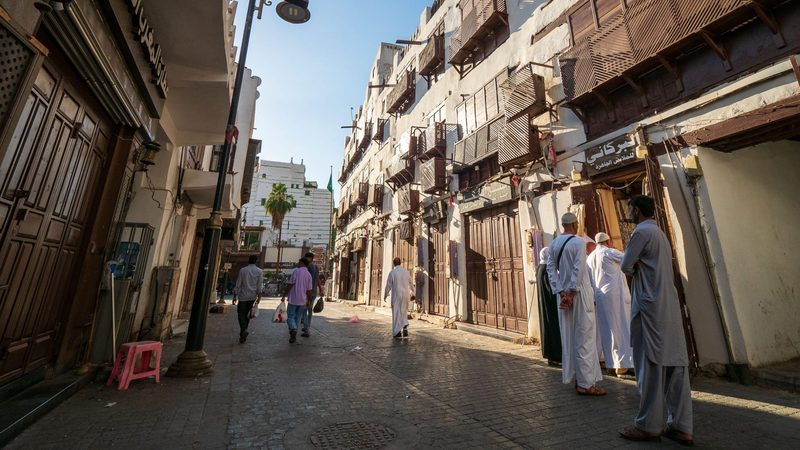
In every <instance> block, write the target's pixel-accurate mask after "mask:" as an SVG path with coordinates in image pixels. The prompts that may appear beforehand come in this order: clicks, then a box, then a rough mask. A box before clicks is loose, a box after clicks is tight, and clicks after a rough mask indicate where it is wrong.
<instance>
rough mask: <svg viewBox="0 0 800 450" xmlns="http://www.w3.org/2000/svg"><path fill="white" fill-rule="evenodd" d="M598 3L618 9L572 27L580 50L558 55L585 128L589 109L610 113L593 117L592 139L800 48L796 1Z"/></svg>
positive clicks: (635, 0) (639, 0) (572, 104)
mask: <svg viewBox="0 0 800 450" xmlns="http://www.w3.org/2000/svg"><path fill="white" fill-rule="evenodd" d="M595 1H596V2H597V3H596V5H597V6H596V7H595V9H597V8H601V7H605V6H604V5H606V4H612V5H613V6H614V7H613V10H612V9H609V11H611V12H608V13H607V14H605V15H604V16H598V17H599V18H598V19H595V21H588V19H585V17H584V16H585V14H584V16H581V19H579V20H576V21H577V22H580V23H581V24H583V23H585V22H587V21H588V22H590V23H592V24H594V23H597V25H596V26H595V25H593V26H589V27H585V26H583V25H580V26H573V39H574V45H573V46H572V48H570V49H569V50H567V51H566V52H564V53H563V54H562V55H561V56H560V57H559V61H560V65H561V72H562V77H563V85H564V92H565V95H566V99H567V101H568V105H569V106H570V107H572V108H573V109H574V110H575V111H576V113H577V114H578V115H579V117H580V118H581V119H582V120H583V121H584V123H585V124H586V123H587V122H590V121H587V118H586V117H585V113H586V111H584V110H583V109H584V108H588V106H590V105H592V106H594V105H596V106H597V107H598V109H602V110H604V111H603V112H604V114H603V115H606V116H607V117H606V118H600V117H598V118H597V119H593V120H594V121H595V122H597V121H600V122H603V124H602V125H603V127H602V128H599V127H597V126H595V127H594V129H593V130H590V132H589V135H590V136H594V135H597V134H601V133H602V132H604V131H607V130H608V129H610V128H611V125H608V124H607V123H606V122H616V123H619V122H618V121H620V122H621V121H622V120H619V119H623V120H624V121H625V122H629V121H631V120H635V119H636V118H638V117H641V116H642V115H643V114H646V111H654V110H658V109H662V108H663V107H664V106H666V105H669V104H674V103H677V102H679V101H681V100H683V99H688V98H691V97H692V96H693V95H696V94H698V93H700V92H703V91H705V90H707V89H708V88H709V87H711V86H713V85H715V84H718V83H720V82H722V81H725V80H728V79H732V78H734V77H735V76H737V75H738V74H741V73H745V72H747V71H749V70H753V68H757V67H759V66H764V65H766V64H768V63H769V61H770V60H773V61H774V59H775V58H776V57H780V56H782V55H788V54H790V53H792V52H796V51H797V50H796V49H797V44H796V41H795V42H794V43H793V44H791V45H787V43H791V42H792V35H795V36H796V35H797V32H795V31H794V30H795V29H796V25H797V22H798V20H797V12H798V6H797V5H796V2H781V1H777V0H714V1H702V0H629V1H626V2H625V4H626V5H627V7H626V8H622V7H621V6H618V5H616V4H614V3H612V2H609V1H607V0H595ZM792 3H795V4H794V5H793V4H792ZM771 7H772V8H771ZM608 8H611V7H608ZM779 10H781V11H783V12H781V11H779ZM574 14H578V12H577V11H576V12H575V13H574ZM582 14H583V13H582ZM586 14H589V13H588V12H587V13H586ZM737 36H738V37H737ZM793 48H794V50H792V49H793ZM670 78H671V80H672V81H671V82H670V81H669V79H670ZM620 91H626V92H628V91H629V92H630V94H626V95H625V98H624V99H623V98H621V97H620V94H619V92H620ZM612 97H616V98H612ZM623 103H625V104H623ZM627 104H633V105H636V108H635V109H638V110H637V111H633V112H629V111H625V110H626V109H629V110H630V109H634V108H633V107H632V106H626V105H627ZM620 113H622V114H620ZM597 115H598V116H600V115H599V114H597ZM616 126H617V127H618V126H619V125H618V124H617V125H616Z"/></svg>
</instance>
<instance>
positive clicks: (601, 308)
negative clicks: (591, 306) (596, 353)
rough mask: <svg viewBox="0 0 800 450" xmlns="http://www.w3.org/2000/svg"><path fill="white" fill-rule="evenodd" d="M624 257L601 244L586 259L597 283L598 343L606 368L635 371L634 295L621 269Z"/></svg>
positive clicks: (595, 298) (615, 250) (595, 293)
mask: <svg viewBox="0 0 800 450" xmlns="http://www.w3.org/2000/svg"><path fill="white" fill-rule="evenodd" d="M623 256H624V255H623V253H622V252H621V251H619V250H617V249H615V248H609V247H606V246H604V245H598V246H597V249H596V250H595V251H594V252H592V254H591V255H589V257H588V258H587V259H588V264H589V270H590V271H591V274H592V279H593V280H594V283H595V291H594V300H595V305H596V306H597V329H598V331H599V334H600V340H599V342H600V344H601V347H602V349H603V350H602V353H603V354H604V355H605V361H606V367H608V368H611V369H631V368H633V348H631V341H630V336H631V293H630V291H629V290H628V284H627V283H626V282H625V275H623V274H622V269H621V268H620V263H622V257H623Z"/></svg>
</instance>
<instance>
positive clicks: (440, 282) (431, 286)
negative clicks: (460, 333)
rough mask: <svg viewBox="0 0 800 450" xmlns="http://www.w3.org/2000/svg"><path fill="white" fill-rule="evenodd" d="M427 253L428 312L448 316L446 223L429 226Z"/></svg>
mask: <svg viewBox="0 0 800 450" xmlns="http://www.w3.org/2000/svg"><path fill="white" fill-rule="evenodd" d="M428 235H429V236H430V247H429V251H428V262H429V264H428V312H429V313H431V314H437V315H440V316H449V315H450V301H449V298H450V295H449V289H448V286H447V275H448V272H447V259H448V252H447V246H448V232H447V223H445V222H441V223H438V224H436V225H430V227H429V234H428Z"/></svg>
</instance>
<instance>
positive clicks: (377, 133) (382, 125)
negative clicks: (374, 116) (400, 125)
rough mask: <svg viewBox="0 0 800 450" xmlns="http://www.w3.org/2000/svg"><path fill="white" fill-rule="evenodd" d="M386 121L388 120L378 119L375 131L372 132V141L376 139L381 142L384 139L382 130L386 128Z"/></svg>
mask: <svg viewBox="0 0 800 450" xmlns="http://www.w3.org/2000/svg"><path fill="white" fill-rule="evenodd" d="M387 122H388V120H386V119H378V124H377V126H376V127H375V133H373V134H372V140H373V141H378V142H383V141H384V139H385V138H386V137H385V136H384V133H383V131H384V128H386V123H387Z"/></svg>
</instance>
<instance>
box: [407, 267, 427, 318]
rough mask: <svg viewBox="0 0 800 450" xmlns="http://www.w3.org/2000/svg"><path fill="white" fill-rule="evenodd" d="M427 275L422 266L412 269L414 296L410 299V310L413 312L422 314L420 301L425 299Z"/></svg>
mask: <svg viewBox="0 0 800 450" xmlns="http://www.w3.org/2000/svg"><path fill="white" fill-rule="evenodd" d="M427 279H428V275H427V274H426V273H425V269H424V268H422V266H417V267H416V268H415V269H414V295H413V296H412V297H411V298H412V299H413V300H414V304H413V305H412V310H413V311H415V312H422V299H423V298H425V281H426V280H427Z"/></svg>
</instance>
